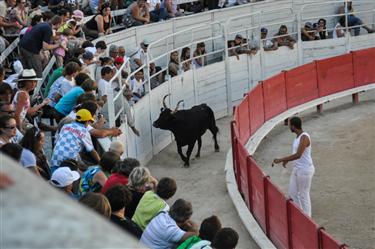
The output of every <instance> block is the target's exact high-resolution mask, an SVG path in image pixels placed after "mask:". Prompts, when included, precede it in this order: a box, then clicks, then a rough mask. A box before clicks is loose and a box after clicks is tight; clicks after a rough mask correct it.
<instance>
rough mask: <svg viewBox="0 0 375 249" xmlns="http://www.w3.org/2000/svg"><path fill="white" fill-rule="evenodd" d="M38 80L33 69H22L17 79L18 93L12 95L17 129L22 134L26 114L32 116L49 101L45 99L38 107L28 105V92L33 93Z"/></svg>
mask: <svg viewBox="0 0 375 249" xmlns="http://www.w3.org/2000/svg"><path fill="white" fill-rule="evenodd" d="M38 80H41V79H40V78H37V77H36V74H35V71H34V70H33V69H24V70H23V71H22V75H21V76H20V78H19V79H18V89H19V90H18V91H17V92H16V94H15V95H14V98H13V105H14V106H15V107H16V110H15V118H16V122H17V127H18V129H19V130H20V131H21V132H22V131H23V130H24V127H25V125H26V123H25V121H26V119H25V118H26V114H29V115H30V116H34V115H35V114H36V113H37V112H38V111H39V110H41V109H42V108H43V107H44V106H45V105H47V104H48V103H49V102H50V100H49V99H45V100H43V102H42V103H41V104H39V105H35V106H31V105H30V92H32V91H34V89H35V87H36V83H37V82H38Z"/></svg>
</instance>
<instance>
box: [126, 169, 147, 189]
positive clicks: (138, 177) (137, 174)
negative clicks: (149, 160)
mask: <svg viewBox="0 0 375 249" xmlns="http://www.w3.org/2000/svg"><path fill="white" fill-rule="evenodd" d="M150 179H151V173H150V170H149V169H148V168H146V167H142V166H141V167H135V168H134V169H133V170H132V172H131V173H130V175H129V182H128V186H129V187H130V188H132V189H133V190H141V189H142V188H143V187H144V186H145V185H146V184H147V183H149V182H150Z"/></svg>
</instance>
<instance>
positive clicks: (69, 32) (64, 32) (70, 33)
mask: <svg viewBox="0 0 375 249" xmlns="http://www.w3.org/2000/svg"><path fill="white" fill-rule="evenodd" d="M63 35H64V36H72V35H73V30H71V29H64V31H63Z"/></svg>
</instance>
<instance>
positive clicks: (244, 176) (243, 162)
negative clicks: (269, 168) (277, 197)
mask: <svg viewBox="0 0 375 249" xmlns="http://www.w3.org/2000/svg"><path fill="white" fill-rule="evenodd" d="M237 148H238V164H239V167H238V170H239V171H240V179H239V181H240V184H239V185H238V187H239V189H240V192H241V193H242V194H243V198H244V200H245V203H246V205H247V206H248V207H250V193H249V184H248V179H249V178H248V172H247V171H248V167H247V157H248V153H247V150H246V148H245V146H243V145H242V144H241V143H237Z"/></svg>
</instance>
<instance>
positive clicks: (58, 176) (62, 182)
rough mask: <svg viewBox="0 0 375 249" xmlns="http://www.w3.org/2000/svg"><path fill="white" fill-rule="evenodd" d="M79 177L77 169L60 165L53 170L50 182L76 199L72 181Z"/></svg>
mask: <svg viewBox="0 0 375 249" xmlns="http://www.w3.org/2000/svg"><path fill="white" fill-rule="evenodd" d="M79 178H80V175H79V173H78V172H77V171H72V170H71V169H70V168H69V167H60V168H58V169H56V170H55V172H53V174H52V177H51V180H50V183H51V185H53V186H54V187H56V188H58V189H60V190H62V191H63V192H65V193H66V194H67V195H68V196H70V197H71V198H73V199H74V200H77V196H76V195H75V194H74V193H73V183H74V182H75V181H77V180H78V179H79Z"/></svg>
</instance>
